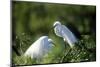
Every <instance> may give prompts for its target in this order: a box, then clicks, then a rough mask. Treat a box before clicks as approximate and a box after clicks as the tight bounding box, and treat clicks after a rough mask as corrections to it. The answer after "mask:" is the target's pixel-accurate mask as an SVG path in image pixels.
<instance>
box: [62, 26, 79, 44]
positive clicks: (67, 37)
mask: <svg viewBox="0 0 100 67" xmlns="http://www.w3.org/2000/svg"><path fill="white" fill-rule="evenodd" d="M62 34H63V37H64V38H65V40H67V41H68V42H69V43H70V44H73V43H75V42H76V41H77V38H76V37H75V35H74V34H73V33H72V32H71V31H70V29H68V28H67V27H66V26H65V25H62Z"/></svg>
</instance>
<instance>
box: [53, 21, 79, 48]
mask: <svg viewBox="0 0 100 67" xmlns="http://www.w3.org/2000/svg"><path fill="white" fill-rule="evenodd" d="M53 27H54V32H55V34H56V35H57V36H59V37H62V38H63V39H64V41H65V42H68V44H69V45H70V47H71V48H73V46H74V43H75V42H77V41H78V39H77V38H76V36H75V35H74V34H73V33H72V32H71V31H70V29H68V28H67V27H66V26H65V25H62V24H61V23H60V22H59V21H56V22H54V25H53Z"/></svg>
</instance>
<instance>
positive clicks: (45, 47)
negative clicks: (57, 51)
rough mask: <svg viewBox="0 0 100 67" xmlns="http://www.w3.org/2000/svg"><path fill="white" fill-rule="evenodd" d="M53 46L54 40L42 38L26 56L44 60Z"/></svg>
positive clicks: (28, 50)
mask: <svg viewBox="0 0 100 67" xmlns="http://www.w3.org/2000/svg"><path fill="white" fill-rule="evenodd" d="M52 46H53V40H52V39H49V38H48V36H42V37H40V38H39V39H38V40H37V41H35V42H34V43H33V44H32V45H31V46H30V47H29V48H28V49H27V50H26V52H25V54H24V56H28V57H31V58H36V59H39V58H42V57H43V56H44V55H45V54H47V53H48V52H49V51H50V49H51V47H52Z"/></svg>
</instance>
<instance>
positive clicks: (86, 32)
mask: <svg viewBox="0 0 100 67" xmlns="http://www.w3.org/2000/svg"><path fill="white" fill-rule="evenodd" d="M59 17H61V18H60V21H61V23H62V24H64V25H66V26H67V25H73V26H74V27H75V28H76V29H77V30H78V31H79V32H80V34H81V35H83V38H82V40H83V41H84V42H85V44H86V46H87V48H90V49H96V6H90V5H69V4H53V3H52V4H51V3H39V2H24V1H12V42H13V43H12V44H14V45H15V46H16V48H17V50H18V51H19V52H20V53H21V54H23V53H24V52H25V51H26V49H27V48H28V47H29V46H30V45H31V44H32V43H33V42H35V41H36V40H37V39H38V38H39V37H41V36H43V35H48V36H49V37H50V38H51V39H53V40H54V41H55V43H56V44H57V45H58V46H57V47H56V48H55V47H54V48H53V55H52V56H51V55H49V56H50V57H51V58H50V57H49V58H46V59H44V61H43V63H60V62H59V58H60V57H61V56H62V55H63V49H64V42H63V39H62V38H59V37H57V36H56V35H55V34H54V31H53V30H50V29H51V27H52V26H53V23H54V22H55V21H56V20H58V19H59ZM95 51H96V50H95ZM95 51H94V54H95ZM89 55H91V54H89ZM92 55H93V54H92ZM82 56H83V55H81V56H80V57H82ZM80 57H78V58H77V60H76V59H74V60H73V59H71V58H70V57H67V60H65V61H64V62H71V61H72V62H75V61H76V62H81V60H84V61H85V59H86V58H87V55H86V56H85V55H84V57H86V58H83V57H82V58H81V59H79V58H80ZM68 58H70V59H69V60H68ZM89 58H90V57H89ZM95 58H96V54H95V55H93V56H92V57H91V58H90V60H88V61H94V60H96V59H95ZM12 62H13V63H14V64H35V62H34V61H32V63H31V61H30V62H27V63H25V62H24V60H23V59H22V58H20V56H17V55H16V53H15V52H14V51H12ZM33 62H34V63H33Z"/></svg>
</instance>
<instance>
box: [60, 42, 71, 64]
mask: <svg viewBox="0 0 100 67" xmlns="http://www.w3.org/2000/svg"><path fill="white" fill-rule="evenodd" d="M67 45H68V44H66V43H65V51H64V56H63V57H62V58H61V60H60V63H62V62H63V60H64V58H65V57H66V56H67V55H68V54H69V52H70V51H71V50H72V49H71V48H69V49H68V50H67V49H66V48H67Z"/></svg>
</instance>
